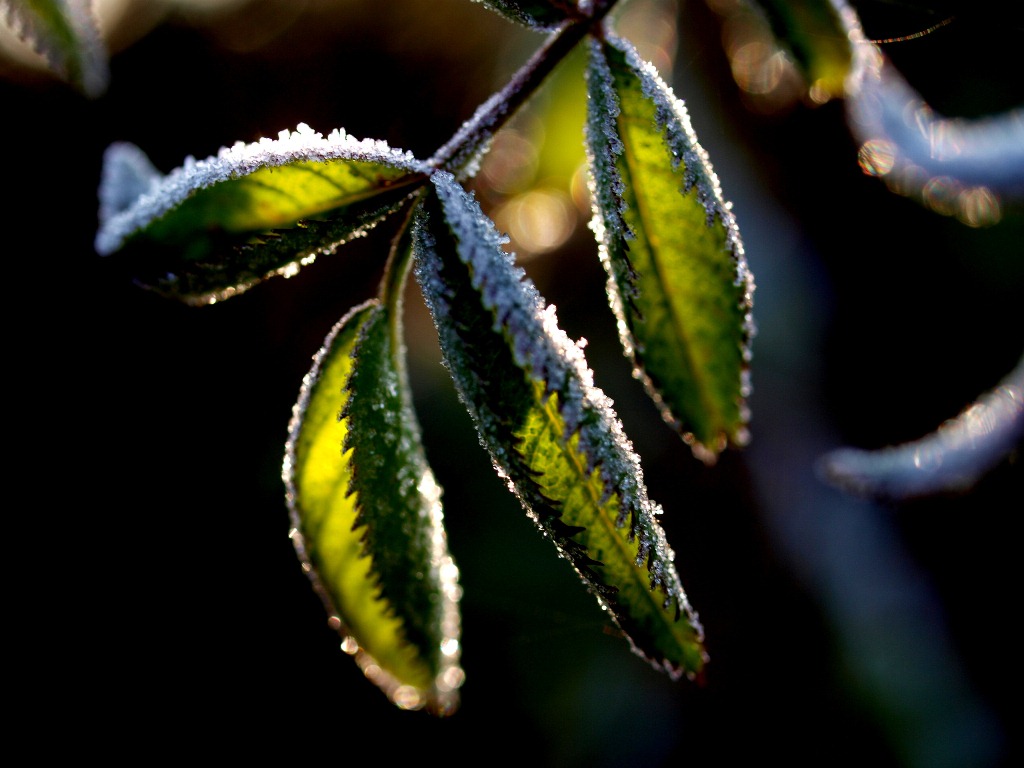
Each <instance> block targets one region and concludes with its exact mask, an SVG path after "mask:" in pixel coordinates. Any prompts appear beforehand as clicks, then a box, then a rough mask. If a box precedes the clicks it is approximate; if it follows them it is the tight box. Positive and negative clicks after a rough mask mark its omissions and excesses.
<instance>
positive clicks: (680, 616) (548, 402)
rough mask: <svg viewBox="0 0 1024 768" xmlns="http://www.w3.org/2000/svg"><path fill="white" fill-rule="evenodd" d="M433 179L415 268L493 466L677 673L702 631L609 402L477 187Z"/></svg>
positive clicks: (687, 666) (692, 655)
mask: <svg viewBox="0 0 1024 768" xmlns="http://www.w3.org/2000/svg"><path fill="white" fill-rule="evenodd" d="M432 180H433V181H434V185H435V189H436V195H431V196H429V197H428V198H427V199H426V200H425V202H424V203H423V204H422V205H421V206H419V207H417V209H416V218H415V222H414V254H415V260H416V275H417V278H418V280H419V282H420V286H421V288H422V290H423V294H424V296H425V297H426V299H427V303H428V306H429V307H430V311H431V314H432V316H433V318H434V322H435V324H436V326H437V328H438V335H439V338H440V342H441V349H442V352H443V354H444V359H445V364H446V365H447V366H448V368H449V371H450V373H451V375H452V378H453V379H454V380H455V383H456V387H457V389H458V391H459V395H460V397H461V399H462V401H463V403H464V405H465V406H466V408H467V410H468V411H469V412H470V414H471V415H472V417H473V420H474V422H475V424H476V427H477V430H478V432H479V434H480V438H481V441H482V442H483V444H484V445H485V447H486V448H487V450H488V451H489V453H490V455H491V458H492V461H493V462H494V465H495V468H496V469H497V471H498V473H499V475H501V476H502V477H503V478H504V479H505V480H506V481H507V483H508V485H509V489H510V490H511V491H512V492H513V493H514V494H515V495H516V497H517V498H518V499H519V501H520V502H521V503H522V505H523V507H524V508H525V510H526V512H527V514H528V515H529V516H530V517H531V519H533V520H534V522H536V523H537V525H538V526H539V528H540V530H541V531H542V532H543V533H544V535H545V536H547V537H549V538H550V539H551V540H552V541H553V543H554V544H555V546H556V547H557V549H558V552H559V553H560V554H561V556H563V557H564V558H566V559H567V560H569V561H570V562H571V563H572V565H573V567H574V568H575V570H576V572H577V573H578V575H579V576H580V578H581V579H582V580H583V583H584V584H585V585H586V586H587V587H588V589H589V590H590V591H591V592H592V593H593V594H594V595H595V596H596V598H597V600H598V602H599V603H600V605H601V606H602V607H603V608H604V609H605V610H606V611H607V612H608V615H609V617H610V619H611V620H612V621H613V622H615V624H616V625H617V626H618V627H619V628H620V629H621V630H622V631H623V632H624V633H625V635H626V636H627V638H628V639H629V642H630V645H631V647H632V648H633V649H634V651H635V652H637V653H638V654H639V655H641V656H643V657H644V658H646V659H647V660H648V661H649V662H650V663H651V664H652V665H653V666H654V667H655V668H657V669H661V670H664V671H665V672H667V673H668V674H669V675H670V676H672V677H673V678H677V677H679V676H681V675H683V674H686V675H688V676H694V675H696V674H697V673H699V672H700V671H701V669H702V668H703V666H704V663H705V660H706V657H705V653H704V649H703V631H702V629H701V626H700V623H699V622H698V620H697V616H696V614H695V613H694V612H693V611H692V610H691V608H690V605H689V603H688V601H687V598H686V594H685V593H684V591H683V588H682V586H681V584H680V581H679V577H678V575H677V573H676V570H675V565H674V563H673V558H674V555H673V552H672V550H671V549H670V548H669V546H668V544H667V542H666V541H665V537H664V533H663V531H662V529H661V527H660V526H659V524H658V523H657V521H656V519H655V516H656V515H657V514H658V511H659V508H658V506H657V505H656V504H654V503H653V502H651V501H650V500H649V499H648V497H647V490H646V487H645V486H644V482H643V474H642V472H641V469H640V462H639V459H638V458H637V456H636V455H635V454H634V453H633V450H632V447H631V445H630V443H629V441H628V440H627V439H626V437H625V435H624V433H623V431H622V426H621V424H620V423H619V421H618V418H617V416H616V415H615V413H614V411H613V410H612V407H611V402H610V401H609V400H608V398H607V397H606V396H605V395H604V394H603V393H602V392H601V390H599V389H597V388H596V387H595V386H594V384H593V380H592V374H591V372H590V370H589V369H588V368H587V366H586V362H585V360H584V357H583V352H582V349H581V346H580V345H576V344H573V343H572V342H571V341H570V340H569V339H568V337H566V335H565V334H564V333H563V332H562V331H561V330H560V329H559V328H558V326H557V323H556V318H555V314H554V309H553V307H548V308H545V307H544V303H543V300H542V298H541V297H540V295H539V294H538V293H537V291H536V289H535V288H534V287H533V284H532V283H531V282H529V280H527V279H526V278H525V277H524V274H523V272H522V270H520V269H518V268H516V267H515V266H514V265H513V263H512V259H511V257H509V256H508V255H507V254H505V252H504V251H503V250H502V248H501V244H502V239H501V238H500V237H499V235H498V234H497V232H496V231H495V229H494V227H493V225H492V224H491V223H490V221H489V220H488V219H487V218H486V217H485V216H484V215H483V213H482V212H481V210H480V207H479V205H478V204H477V203H476V201H475V200H474V199H473V198H472V196H470V195H469V194H467V193H466V192H465V191H464V190H463V189H462V187H460V186H459V185H458V184H457V183H456V182H455V180H454V178H453V177H452V176H451V175H450V174H448V173H444V172H438V173H436V174H434V176H433V177H432Z"/></svg>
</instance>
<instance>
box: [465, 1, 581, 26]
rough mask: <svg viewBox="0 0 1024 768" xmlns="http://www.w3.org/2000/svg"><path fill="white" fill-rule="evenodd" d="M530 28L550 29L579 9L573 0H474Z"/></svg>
mask: <svg viewBox="0 0 1024 768" xmlns="http://www.w3.org/2000/svg"><path fill="white" fill-rule="evenodd" d="M475 2H478V3H481V4H483V5H486V6H487V7H488V8H490V9H491V10H493V11H497V12H498V13H500V14H501V15H502V16H504V17H505V18H507V19H511V20H512V21H515V22H518V23H519V24H524V25H526V26H527V27H531V28H532V29H540V30H552V29H555V28H556V27H557V26H558V25H559V24H561V23H562V22H563V21H565V20H566V19H568V18H571V17H572V16H574V15H578V13H579V10H578V9H577V7H576V3H575V2H574V0H475Z"/></svg>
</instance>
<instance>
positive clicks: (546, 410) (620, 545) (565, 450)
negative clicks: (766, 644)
mask: <svg viewBox="0 0 1024 768" xmlns="http://www.w3.org/2000/svg"><path fill="white" fill-rule="evenodd" d="M556 398H557V395H552V396H550V397H549V398H548V399H547V401H546V402H545V403H543V404H542V406H541V413H542V414H543V415H544V417H545V421H546V424H547V427H548V431H549V433H551V434H553V435H554V442H555V444H556V445H557V446H558V447H559V449H560V450H561V452H562V455H563V456H564V457H565V458H566V459H567V461H568V462H569V465H570V466H571V467H572V468H573V469H575V470H576V474H577V476H578V477H580V478H583V479H582V481H581V482H582V485H583V487H584V489H585V491H586V493H587V495H588V496H589V497H590V502H591V504H592V505H593V507H594V509H595V510H596V514H595V515H594V517H595V518H596V519H597V520H599V521H600V523H601V525H602V527H603V528H604V530H605V532H606V533H607V534H608V538H609V539H611V540H612V541H613V542H614V546H615V547H616V548H617V549H618V550H619V552H620V554H622V560H623V562H627V563H630V564H631V566H632V567H630V568H629V569H628V574H629V577H630V578H632V580H633V581H636V580H637V573H638V566H637V565H636V563H635V562H634V558H633V555H632V553H631V552H630V551H629V548H628V546H627V544H626V541H625V540H624V539H623V538H622V537H621V536H620V535H619V531H620V529H619V527H618V526H616V525H615V524H614V523H613V522H612V521H611V520H610V519H609V518H608V516H607V515H604V514H602V513H601V504H600V499H599V498H597V497H596V496H595V494H594V490H593V488H592V487H591V485H590V483H589V482H588V480H589V478H588V476H587V472H586V468H585V467H584V466H583V464H582V462H581V461H580V452H579V451H574V450H572V448H571V447H570V445H569V441H568V440H564V441H563V440H562V439H561V437H560V430H559V425H560V424H561V421H562V419H561V414H559V413H558V411H557V408H556V406H554V405H553V402H554V400H555V399H556ZM616 497H617V498H619V502H620V503H621V497H619V496H618V493H616ZM645 578H646V577H645ZM647 581H649V579H647ZM640 587H641V589H640V592H641V593H642V594H644V596H645V597H646V599H647V601H648V602H649V603H650V604H651V605H652V606H653V607H654V613H655V614H656V615H657V616H658V618H659V620H661V621H662V623H664V624H665V626H666V627H667V629H668V631H669V633H670V634H671V633H672V629H673V626H672V625H673V623H674V622H672V623H670V622H668V621H666V617H665V613H664V610H663V606H662V601H658V600H656V599H655V596H654V590H653V589H652V588H651V587H650V586H649V584H648V583H641V585H640ZM616 613H617V611H616ZM662 655H665V654H662Z"/></svg>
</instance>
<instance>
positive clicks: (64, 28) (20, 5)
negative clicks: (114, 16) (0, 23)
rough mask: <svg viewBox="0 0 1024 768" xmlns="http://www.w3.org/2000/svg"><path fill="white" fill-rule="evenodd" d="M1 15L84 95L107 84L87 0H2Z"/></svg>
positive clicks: (95, 93)
mask: <svg viewBox="0 0 1024 768" xmlns="http://www.w3.org/2000/svg"><path fill="white" fill-rule="evenodd" d="M0 5H2V9H3V10H4V11H5V13H4V18H5V20H6V21H7V23H8V24H9V25H11V26H12V27H13V28H14V30H15V32H17V33H18V35H19V37H21V38H22V39H23V40H25V41H27V42H28V43H29V44H31V45H32V46H33V48H35V49H36V50H37V51H38V52H39V53H40V54H42V55H43V57H44V58H45V59H46V61H47V63H48V64H49V65H50V68H51V69H52V70H53V71H54V72H55V73H56V74H57V75H58V76H59V77H61V78H63V79H64V80H66V81H67V82H69V83H71V84H72V85H74V86H75V87H76V88H78V89H79V90H80V91H82V92H83V93H84V94H85V95H86V96H91V97H95V96H99V95H100V94H102V93H103V92H104V91H105V90H106V88H107V80H108V78H109V71H108V69H107V52H106V49H105V48H104V46H103V41H102V40H101V39H100V35H99V31H98V30H97V28H96V21H95V19H94V18H93V15H92V3H91V2H90V1H89V0H4V2H3V3H0Z"/></svg>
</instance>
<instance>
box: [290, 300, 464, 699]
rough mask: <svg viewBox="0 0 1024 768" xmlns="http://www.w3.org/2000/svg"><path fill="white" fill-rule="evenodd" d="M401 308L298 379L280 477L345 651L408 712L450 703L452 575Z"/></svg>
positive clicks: (368, 313) (355, 318) (360, 327)
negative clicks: (406, 361) (411, 384)
mask: <svg viewBox="0 0 1024 768" xmlns="http://www.w3.org/2000/svg"><path fill="white" fill-rule="evenodd" d="M397 313H398V306H394V305H385V304H381V303H379V302H377V301H373V302H369V303H367V304H364V305H362V306H360V307H357V308H355V309H354V310H352V311H351V312H350V313H349V314H348V315H346V316H345V317H344V318H343V319H342V320H341V321H340V322H339V323H338V324H337V325H336V326H335V328H334V329H333V330H332V331H331V333H330V335H329V336H328V337H327V340H326V341H325V343H324V347H323V348H322V349H321V350H320V352H319V353H317V355H316V357H315V360H314V364H313V367H312V370H311V371H310V372H309V374H308V375H307V376H306V378H305V380H304V382H303V386H302V391H301V394H300V396H299V400H298V403H297V404H296V406H295V410H294V415H293V417H292V423H291V427H290V435H289V440H288V445H287V453H286V458H285V463H284V470H283V477H284V480H285V484H286V487H287V499H288V505H289V508H290V510H291V515H292V522H293V526H294V530H293V532H292V539H293V541H294V543H295V546H296V549H297V551H298V553H299V555H300V558H301V559H302V561H303V564H304V567H305V568H306V570H307V572H308V573H309V575H310V577H311V579H312V580H313V583H314V586H315V588H316V589H317V591H318V592H319V594H320V596H321V598H322V599H323V601H324V604H325V606H326V607H327V610H328V612H329V614H330V616H331V623H332V625H333V626H335V627H336V628H337V629H338V630H339V631H340V632H341V634H342V636H343V637H344V641H343V643H342V647H343V648H344V649H345V650H346V651H348V652H349V653H352V654H353V655H354V656H355V659H356V661H357V662H358V663H359V665H360V667H361V668H362V669H363V671H364V672H365V673H366V675H367V677H369V678H370V679H371V680H373V682H375V683H376V684H377V685H378V686H380V687H381V688H382V689H383V690H384V692H385V693H386V694H387V695H388V697H389V698H390V699H391V700H392V701H393V702H394V703H395V704H397V705H398V706H399V707H402V708H403V709H418V708H421V707H426V708H427V709H428V710H429V711H431V712H434V713H436V714H449V713H451V712H453V711H454V710H455V709H456V707H457V705H458V688H459V686H460V685H461V681H462V671H461V669H460V667H459V666H458V661H459V634H460V620H459V612H458V600H459V587H458V569H457V568H456V567H455V565H454V563H453V561H452V559H451V557H450V556H449V554H448V549H447V544H446V537H445V533H444V528H443V524H442V511H441V491H440V489H439V488H438V486H437V485H436V483H435V482H434V478H433V475H432V473H431V471H430V468H429V467H428V466H427V463H426V459H425V457H424V452H423V447H422V445H421V442H420V435H419V427H418V424H417V421H416V418H415V415H414V414H413V411H412V406H411V397H410V393H409V389H408V381H407V378H406V375H405V373H404V365H403V363H402V359H401V354H402V350H401V348H400V343H399V342H398V339H399V338H400V331H399V327H398V320H397Z"/></svg>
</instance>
